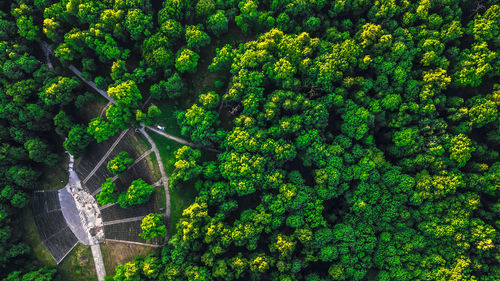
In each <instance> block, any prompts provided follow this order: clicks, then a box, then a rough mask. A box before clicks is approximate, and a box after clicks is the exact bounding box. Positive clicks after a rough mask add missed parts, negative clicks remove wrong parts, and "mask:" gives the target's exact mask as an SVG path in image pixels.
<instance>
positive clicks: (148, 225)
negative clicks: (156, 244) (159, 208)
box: [139, 213, 167, 241]
mask: <svg viewBox="0 0 500 281" xmlns="http://www.w3.org/2000/svg"><path fill="white" fill-rule="evenodd" d="M141 229H142V232H141V233H139V236H140V237H142V238H144V239H146V241H150V240H151V239H153V238H156V237H158V238H162V237H165V236H166V235H167V227H166V226H165V224H164V223H163V215H161V214H155V213H151V214H149V215H147V216H145V217H144V218H143V219H142V223H141Z"/></svg>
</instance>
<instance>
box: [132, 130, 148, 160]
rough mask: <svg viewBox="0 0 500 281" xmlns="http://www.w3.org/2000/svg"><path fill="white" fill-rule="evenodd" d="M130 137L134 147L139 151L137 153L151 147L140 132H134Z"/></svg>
mask: <svg viewBox="0 0 500 281" xmlns="http://www.w3.org/2000/svg"><path fill="white" fill-rule="evenodd" d="M133 136H134V137H133V138H132V139H131V140H132V144H133V145H134V147H135V148H136V149H137V151H139V155H140V154H142V153H144V152H146V151H147V150H149V149H151V144H150V143H149V142H148V140H147V139H146V137H145V136H143V135H142V134H141V133H135V134H134V135H133Z"/></svg>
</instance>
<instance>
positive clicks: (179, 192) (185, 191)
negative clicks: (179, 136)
mask: <svg viewBox="0 0 500 281" xmlns="http://www.w3.org/2000/svg"><path fill="white" fill-rule="evenodd" d="M168 133H170V131H168ZM150 136H151V138H152V139H153V141H154V142H155V143H156V147H158V150H159V151H160V156H161V159H162V161H163V165H164V166H165V170H166V171H165V172H166V173H167V175H168V176H171V175H172V172H173V171H174V169H175V167H174V163H175V154H174V153H175V151H176V150H177V149H179V148H180V147H182V144H180V143H178V142H175V141H173V140H170V139H167V138H165V137H163V136H161V135H158V134H156V133H154V132H150ZM169 191H170V211H171V212H170V228H169V229H170V234H173V233H175V231H176V228H175V227H176V225H177V223H178V222H179V219H180V218H181V217H182V211H184V209H185V208H187V207H189V205H191V204H193V203H194V199H195V198H196V195H197V194H198V192H197V191H196V189H195V188H194V186H193V185H187V184H185V185H183V186H180V187H172V186H169Z"/></svg>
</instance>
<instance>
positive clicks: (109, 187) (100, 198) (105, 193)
mask: <svg viewBox="0 0 500 281" xmlns="http://www.w3.org/2000/svg"><path fill="white" fill-rule="evenodd" d="M115 187H116V184H115V183H114V182H113V178H107V179H106V181H104V183H103V184H102V186H101V191H100V192H99V193H97V195H96V197H95V198H96V201H97V203H99V204H100V205H102V206H104V205H107V204H111V203H115V202H116V201H117V199H118V198H117V196H116V195H115V194H114V193H115Z"/></svg>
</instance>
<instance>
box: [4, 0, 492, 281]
mask: <svg viewBox="0 0 500 281" xmlns="http://www.w3.org/2000/svg"><path fill="white" fill-rule="evenodd" d="M42 46H45V48H49V50H52V51H50V52H53V55H52V54H48V52H44V48H42ZM499 47H500V1H498V0H434V1H431V0H418V1H415V0H373V1H369V0H334V1H333V0H332V1H326V0H4V1H0V280H6V281H30V280H33V281H34V280H37V281H44V280H46V281H49V280H62V278H61V276H60V274H59V272H58V269H57V268H56V267H47V266H43V265H41V264H40V263H38V262H37V261H36V260H35V259H34V258H33V256H32V255H31V254H30V253H31V251H32V249H30V247H29V246H28V245H27V244H26V243H25V242H24V241H23V239H22V235H21V233H22V232H23V224H22V223H21V221H20V220H21V216H20V215H19V214H20V213H22V210H23V208H28V207H29V206H28V205H29V204H28V202H29V200H30V196H31V193H32V192H33V191H34V190H37V189H40V188H41V187H40V184H39V182H40V179H41V178H43V177H51V171H52V167H54V166H57V165H60V164H61V163H63V162H64V161H65V159H66V158H67V155H66V154H65V151H67V152H69V153H71V154H72V155H73V156H75V157H76V158H78V157H81V156H83V155H85V153H86V151H87V147H88V146H89V145H90V144H92V143H102V142H104V141H106V140H108V139H110V138H111V137H113V136H114V135H116V134H118V133H119V132H120V131H122V130H125V129H127V128H137V129H138V128H141V126H142V127H144V126H145V125H146V126H157V125H158V124H162V125H165V126H166V129H165V131H166V132H168V133H171V134H174V135H176V134H177V137H182V138H184V139H186V140H189V141H190V142H192V143H193V144H194V145H195V146H186V145H184V146H181V147H179V148H178V149H176V150H175V151H174V152H173V153H172V154H171V155H169V158H171V159H172V163H173V167H172V173H171V174H170V179H169V187H170V189H171V190H174V191H176V192H178V193H183V192H185V190H186V189H187V188H188V187H193V188H194V189H195V191H196V194H195V198H193V203H192V204H190V206H188V207H187V208H185V209H184V210H183V211H182V215H181V217H180V219H179V221H178V222H177V223H176V225H175V228H174V227H168V225H167V227H165V225H162V223H161V220H162V217H161V215H157V214H150V215H148V216H147V217H146V218H144V220H143V223H142V224H143V233H141V237H143V238H144V239H150V238H155V237H160V238H163V237H165V236H166V235H169V239H168V243H166V244H165V245H164V246H163V247H162V248H161V250H160V251H159V252H158V253H157V254H153V255H149V256H137V257H136V258H134V259H132V260H130V261H128V262H126V263H124V264H122V265H119V266H118V267H117V268H116V273H115V274H113V275H108V276H106V281H111V280H114V281H139V280H189V281H205V280H283V281H293V280H306V281H327V280H381V281H382V280H478V281H493V280H500V252H499V248H498V245H499V242H500V236H499V235H498V233H497V231H498V230H499V228H500V218H499V214H500V196H499V195H500V191H499V187H500V157H499V147H500V126H499V125H500V118H499V113H498V111H499V108H500V48H499ZM71 67H74V68H76V69H79V70H81V76H82V77H78V76H75V75H74V74H73V73H72V72H71V71H70V70H69V69H70V68H71ZM80 78H83V79H86V80H89V81H93V82H94V83H95V85H96V87H97V88H98V89H100V90H103V91H106V92H107V93H108V94H109V98H110V99H112V100H113V101H115V103H111V102H110V105H109V106H108V107H107V108H106V110H105V112H104V113H103V114H101V115H100V114H99V112H93V113H92V116H91V118H87V117H86V116H87V115H88V111H89V110H88V108H91V107H92V105H93V104H95V103H96V99H97V98H98V97H99V94H98V93H96V92H95V91H94V90H93V89H91V88H89V87H88V86H87V85H86V84H85V83H83V82H82V79H80ZM83 112H85V114H84V113H83ZM86 114H87V115H86ZM165 120H167V122H165ZM133 161H134V159H132V158H130V157H129V156H128V155H127V153H126V152H124V153H120V155H118V156H117V157H116V158H114V159H113V160H111V161H110V162H108V163H107V169H108V170H109V171H110V172H111V173H112V174H113V175H120V174H121V173H122V172H123V171H125V170H126V169H127V166H128V165H130V164H131V163H132V162H133ZM113 192H115V190H114V183H112V182H111V178H109V181H108V180H107V181H106V183H105V184H103V187H102V191H101V193H100V194H99V195H98V197H97V198H98V199H97V200H98V202H100V204H102V205H105V204H108V203H112V202H118V203H119V205H120V206H122V207H123V208H127V207H128V206H132V205H135V204H141V203H143V202H145V201H147V200H148V199H149V197H150V195H151V193H152V192H153V186H151V185H148V184H147V183H145V182H144V181H143V180H142V179H139V180H136V181H134V182H133V183H132V185H131V186H130V188H129V189H128V190H127V191H126V192H124V193H121V194H116V192H115V194H114V193H113ZM133 194H137V195H133ZM167 233H168V234H167ZM118 254H119V253H117V255H118ZM63 281H66V280H63ZM68 281H69V280H68Z"/></svg>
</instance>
